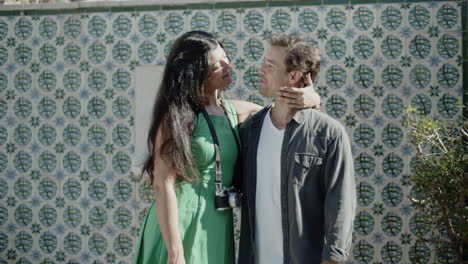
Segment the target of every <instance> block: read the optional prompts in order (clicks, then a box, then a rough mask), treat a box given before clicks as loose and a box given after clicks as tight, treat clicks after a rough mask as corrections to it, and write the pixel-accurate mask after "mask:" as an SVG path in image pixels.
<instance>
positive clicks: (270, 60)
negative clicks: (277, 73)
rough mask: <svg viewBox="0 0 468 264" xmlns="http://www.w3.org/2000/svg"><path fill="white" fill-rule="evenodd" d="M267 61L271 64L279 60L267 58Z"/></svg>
mask: <svg viewBox="0 0 468 264" xmlns="http://www.w3.org/2000/svg"><path fill="white" fill-rule="evenodd" d="M266 62H268V63H271V64H275V65H276V64H278V62H277V61H276V60H274V59H266Z"/></svg>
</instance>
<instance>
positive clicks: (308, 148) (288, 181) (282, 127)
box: [239, 35, 356, 264]
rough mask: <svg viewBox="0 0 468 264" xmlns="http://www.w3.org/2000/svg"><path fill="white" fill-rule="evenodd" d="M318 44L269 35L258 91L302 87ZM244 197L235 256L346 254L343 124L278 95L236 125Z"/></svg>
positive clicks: (349, 177) (349, 225)
mask: <svg viewBox="0 0 468 264" xmlns="http://www.w3.org/2000/svg"><path fill="white" fill-rule="evenodd" d="M320 63H321V58H320V51H319V50H318V49H317V48H315V47H313V46H312V45H310V44H308V43H307V42H305V41H303V40H301V39H299V38H297V37H293V36H286V35H274V36H272V37H271V39H270V48H269V50H268V51H267V54H266V56H265V64H264V65H263V66H262V67H261V69H260V77H261V83H260V92H261V93H262V94H263V95H265V96H273V97H278V89H280V87H282V86H288V87H302V86H303V85H304V81H303V80H304V79H305V78H306V76H307V75H310V77H311V79H312V81H315V80H316V78H317V74H318V72H319V70H320ZM241 138H242V157H243V167H244V169H243V184H242V185H243V193H244V196H243V199H242V219H241V238H240V246H239V263H241V264H246V263H259V264H265V263H268V264H271V263H281V264H282V263H288V264H289V263H294V264H296V263H297V264H299V263H300V264H303V263H313V264H320V263H322V264H325V263H340V262H344V261H345V260H346V259H347V256H348V250H349V247H350V245H351V235H352V231H353V219H354V211H355V205H356V194H355V183H354V169H353V159H352V156H351V150H350V143H349V139H348V136H347V135H346V132H345V129H344V128H343V126H342V125H341V124H340V123H339V122H338V121H336V120H334V119H332V118H330V117H329V116H327V115H325V114H323V113H321V112H319V111H317V110H314V109H310V108H309V109H303V110H297V109H293V108H290V107H289V106H288V105H287V104H286V103H285V102H284V101H283V100H276V102H275V103H274V104H273V105H272V106H271V105H270V106H268V107H265V108H264V109H263V110H261V111H260V112H258V113H256V114H255V115H254V116H252V117H251V118H249V119H247V120H246V121H245V122H244V124H243V125H242V127H241Z"/></svg>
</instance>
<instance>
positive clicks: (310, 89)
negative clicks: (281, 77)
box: [276, 74, 322, 109]
mask: <svg viewBox="0 0 468 264" xmlns="http://www.w3.org/2000/svg"><path fill="white" fill-rule="evenodd" d="M304 82H305V85H306V87H304V88H298V87H281V88H280V89H279V90H278V93H279V94H278V97H277V99H276V100H282V101H283V102H285V103H287V104H288V106H289V107H291V108H296V109H304V108H315V109H320V106H321V105H322V101H321V99H320V95H319V94H318V93H317V92H316V91H315V89H314V84H313V83H312V79H311V78H310V74H307V75H306V76H304Z"/></svg>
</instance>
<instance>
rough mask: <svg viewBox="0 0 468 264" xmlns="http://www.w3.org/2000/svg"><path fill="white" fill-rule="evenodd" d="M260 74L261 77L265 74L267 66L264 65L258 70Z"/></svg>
mask: <svg viewBox="0 0 468 264" xmlns="http://www.w3.org/2000/svg"><path fill="white" fill-rule="evenodd" d="M258 73H260V74H261V75H263V74H264V73H265V64H262V66H260V69H258Z"/></svg>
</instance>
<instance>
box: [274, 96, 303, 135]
mask: <svg viewBox="0 0 468 264" xmlns="http://www.w3.org/2000/svg"><path fill="white" fill-rule="evenodd" d="M297 111H298V110H297V109H293V108H290V107H289V106H288V105H287V104H286V103H285V102H282V101H276V102H275V104H274V105H273V107H272V108H271V113H270V115H271V122H272V123H273V125H274V126H275V127H276V128H277V129H279V130H281V129H284V128H286V125H287V124H288V123H289V121H291V119H292V118H293V117H294V115H295V114H296V113H297Z"/></svg>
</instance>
